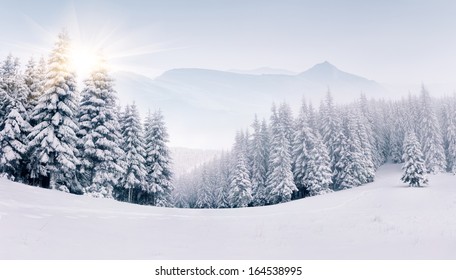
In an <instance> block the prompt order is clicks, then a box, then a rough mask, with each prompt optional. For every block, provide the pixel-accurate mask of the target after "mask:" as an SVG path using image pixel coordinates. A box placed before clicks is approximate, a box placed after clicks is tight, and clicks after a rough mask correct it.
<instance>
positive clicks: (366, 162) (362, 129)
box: [347, 105, 375, 184]
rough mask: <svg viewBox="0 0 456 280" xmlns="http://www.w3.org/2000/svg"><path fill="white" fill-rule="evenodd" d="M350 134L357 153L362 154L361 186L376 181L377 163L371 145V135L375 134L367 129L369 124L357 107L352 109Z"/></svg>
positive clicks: (349, 126) (349, 125)
mask: <svg viewBox="0 0 456 280" xmlns="http://www.w3.org/2000/svg"><path fill="white" fill-rule="evenodd" d="M348 122H349V124H348V128H349V132H348V133H347V135H348V136H349V137H351V140H352V141H353V144H354V145H356V146H355V149H356V151H359V152H360V153H361V155H360V159H361V164H360V169H359V178H360V181H361V184H365V183H370V182H372V181H374V177H375V163H374V160H373V155H372V154H373V150H374V149H373V147H372V145H371V143H370V141H371V140H369V139H370V134H371V133H373V132H372V131H369V129H368V128H367V127H366V126H367V125H368V124H367V123H366V120H365V119H364V118H363V116H362V115H361V113H360V112H359V110H358V108H356V105H355V106H354V107H353V108H352V110H351V112H350V113H349V121H348Z"/></svg>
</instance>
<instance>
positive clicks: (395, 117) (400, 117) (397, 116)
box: [388, 100, 409, 163]
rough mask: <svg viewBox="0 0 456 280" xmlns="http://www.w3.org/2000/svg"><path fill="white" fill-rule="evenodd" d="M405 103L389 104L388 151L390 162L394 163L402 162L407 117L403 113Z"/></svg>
mask: <svg viewBox="0 0 456 280" xmlns="http://www.w3.org/2000/svg"><path fill="white" fill-rule="evenodd" d="M405 107H406V104H405V101H404V100H403V101H401V102H396V103H390V104H389V110H388V113H389V116H390V118H389V131H388V134H389V146H390V147H389V150H390V156H391V160H392V161H393V162H394V163H401V162H402V155H403V154H404V151H403V150H402V149H403V145H404V138H405V134H406V131H408V130H409V128H407V117H408V116H407V115H406V113H405Z"/></svg>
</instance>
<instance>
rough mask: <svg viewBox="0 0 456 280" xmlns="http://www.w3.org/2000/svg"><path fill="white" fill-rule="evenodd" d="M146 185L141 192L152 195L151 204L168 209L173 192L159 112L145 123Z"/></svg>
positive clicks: (165, 141) (166, 136) (169, 160)
mask: <svg viewBox="0 0 456 280" xmlns="http://www.w3.org/2000/svg"><path fill="white" fill-rule="evenodd" d="M144 127H145V142H146V149H145V151H146V154H145V159H146V173H147V175H146V184H145V185H144V187H143V191H145V192H146V193H147V194H151V195H152V201H151V202H152V204H153V205H157V206H163V207H170V206H171V205H172V201H171V191H172V190H173V184H172V172H171V156H170V152H169V149H168V147H167V142H168V132H167V130H166V127H165V122H164V120H163V115H162V113H161V111H157V112H155V113H154V114H153V115H150V113H149V116H148V117H147V119H146V122H145V126H144Z"/></svg>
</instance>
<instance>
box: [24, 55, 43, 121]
mask: <svg viewBox="0 0 456 280" xmlns="http://www.w3.org/2000/svg"><path fill="white" fill-rule="evenodd" d="M41 71H42V70H41V69H40V66H39V65H38V64H37V63H36V61H35V59H33V57H32V58H30V60H29V61H28V63H27V65H26V68H25V73H24V82H25V85H26V86H27V88H28V96H27V102H26V104H24V105H25V107H26V110H27V112H28V114H29V115H30V114H31V112H32V111H33V109H34V108H35V106H36V105H37V104H38V100H39V98H40V96H41V95H42V94H43V80H44V78H45V76H44V73H42V72H41Z"/></svg>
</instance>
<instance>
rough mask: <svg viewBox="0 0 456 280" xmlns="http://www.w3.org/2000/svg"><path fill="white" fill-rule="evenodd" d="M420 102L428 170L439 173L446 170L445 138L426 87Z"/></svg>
mask: <svg viewBox="0 0 456 280" xmlns="http://www.w3.org/2000/svg"><path fill="white" fill-rule="evenodd" d="M420 101H421V110H420V115H419V123H420V130H419V132H420V141H421V145H422V151H423V154H424V161H425V164H426V170H427V171H428V172H430V173H438V172H441V171H443V170H444V169H445V153H444V150H443V137H442V133H441V130H440V126H439V124H438V121H437V117H436V114H435V111H434V107H433V102H432V99H431V97H430V95H429V92H428V91H427V90H426V89H425V88H424V86H423V87H422V89H421V96H420Z"/></svg>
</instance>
